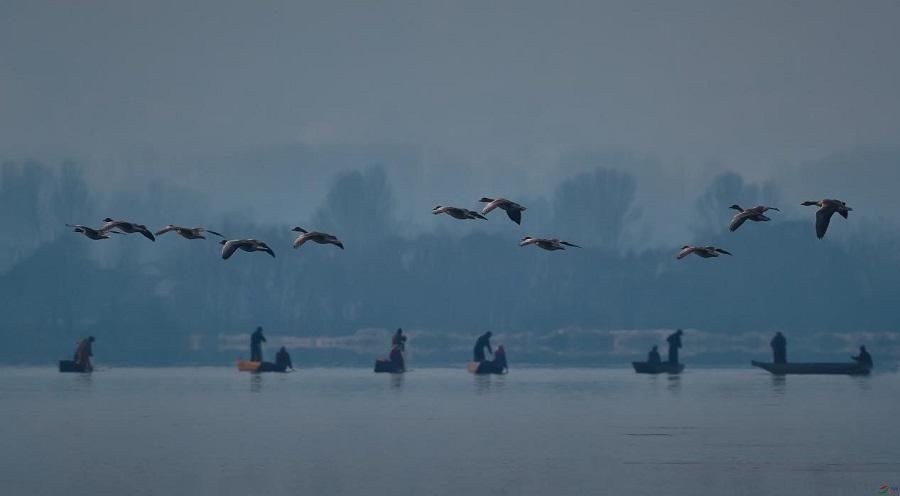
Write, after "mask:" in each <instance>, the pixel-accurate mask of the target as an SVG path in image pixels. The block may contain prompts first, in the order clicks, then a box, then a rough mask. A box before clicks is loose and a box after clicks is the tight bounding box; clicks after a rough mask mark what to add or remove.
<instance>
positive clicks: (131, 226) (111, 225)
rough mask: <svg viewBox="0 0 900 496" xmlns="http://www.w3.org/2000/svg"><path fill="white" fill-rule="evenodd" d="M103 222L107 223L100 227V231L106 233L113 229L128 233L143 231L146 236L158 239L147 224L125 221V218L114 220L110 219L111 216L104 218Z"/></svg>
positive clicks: (151, 239) (152, 239) (154, 239)
mask: <svg viewBox="0 0 900 496" xmlns="http://www.w3.org/2000/svg"><path fill="white" fill-rule="evenodd" d="M103 222H105V223H106V224H103V226H102V227H100V229H99V231H100V232H104V233H105V232H109V231H112V230H113V229H118V230H120V231H122V232H123V233H127V234H134V233H141V234H143V235H144V237H145V238H147V239H149V240H150V241H156V238H155V237H153V233H152V232H150V230H149V229H147V226H145V225H143V224H135V223H133V222H125V221H124V220H113V219H110V218H109V217H107V218H105V219H103Z"/></svg>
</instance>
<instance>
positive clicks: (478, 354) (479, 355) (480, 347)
mask: <svg viewBox="0 0 900 496" xmlns="http://www.w3.org/2000/svg"><path fill="white" fill-rule="evenodd" d="M485 348H487V351H488V353H490V354H491V355H493V354H494V350H492V349H491V331H488V332H486V333H484V334H482V335H481V336H478V340H476V341H475V349H473V350H472V355H473V361H475V362H483V361H484V349H485Z"/></svg>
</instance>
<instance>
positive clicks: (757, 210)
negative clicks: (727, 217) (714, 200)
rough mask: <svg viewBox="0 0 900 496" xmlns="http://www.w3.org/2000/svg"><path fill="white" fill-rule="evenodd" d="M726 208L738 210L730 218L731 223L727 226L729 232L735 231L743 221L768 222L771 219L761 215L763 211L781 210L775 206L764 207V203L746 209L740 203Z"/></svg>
mask: <svg viewBox="0 0 900 496" xmlns="http://www.w3.org/2000/svg"><path fill="white" fill-rule="evenodd" d="M728 208H733V209H735V210H737V211H738V213H737V214H735V216H734V217H732V218H731V225H729V226H728V230H729V231H731V232H734V231H737V229H738V228H739V227H741V225H743V223H744V222H746V221H748V220H749V221H753V222H768V221H770V220H772V219H770V218H769V217H767V216H765V215H763V213H765V212H767V211H769V210H774V211H776V212H780V211H781V210H778V209H777V208H775V207H766V206H764V205H759V206H756V207H753V208H748V209H746V210H744V209H743V208H741V206H740V205H732V206H730V207H728Z"/></svg>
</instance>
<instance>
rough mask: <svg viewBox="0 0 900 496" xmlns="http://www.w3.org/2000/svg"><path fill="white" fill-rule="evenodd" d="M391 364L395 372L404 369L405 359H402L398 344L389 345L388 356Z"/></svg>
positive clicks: (401, 351)
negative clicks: (389, 351) (389, 352)
mask: <svg viewBox="0 0 900 496" xmlns="http://www.w3.org/2000/svg"><path fill="white" fill-rule="evenodd" d="M388 358H389V359H390V361H391V365H393V366H394V371H395V372H403V371H405V370H406V361H405V360H404V359H403V349H402V347H401V346H400V345H399V344H395V345H393V346H391V354H390V355H389V357H388Z"/></svg>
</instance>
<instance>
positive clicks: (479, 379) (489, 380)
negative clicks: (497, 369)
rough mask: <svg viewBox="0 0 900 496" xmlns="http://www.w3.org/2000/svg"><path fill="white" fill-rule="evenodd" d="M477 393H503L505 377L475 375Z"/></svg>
mask: <svg viewBox="0 0 900 496" xmlns="http://www.w3.org/2000/svg"><path fill="white" fill-rule="evenodd" d="M472 377H474V378H475V392H476V393H478V394H491V393H495V392H500V391H503V384H504V382H505V378H506V376H505V375H495V374H474V375H473V376H472Z"/></svg>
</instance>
